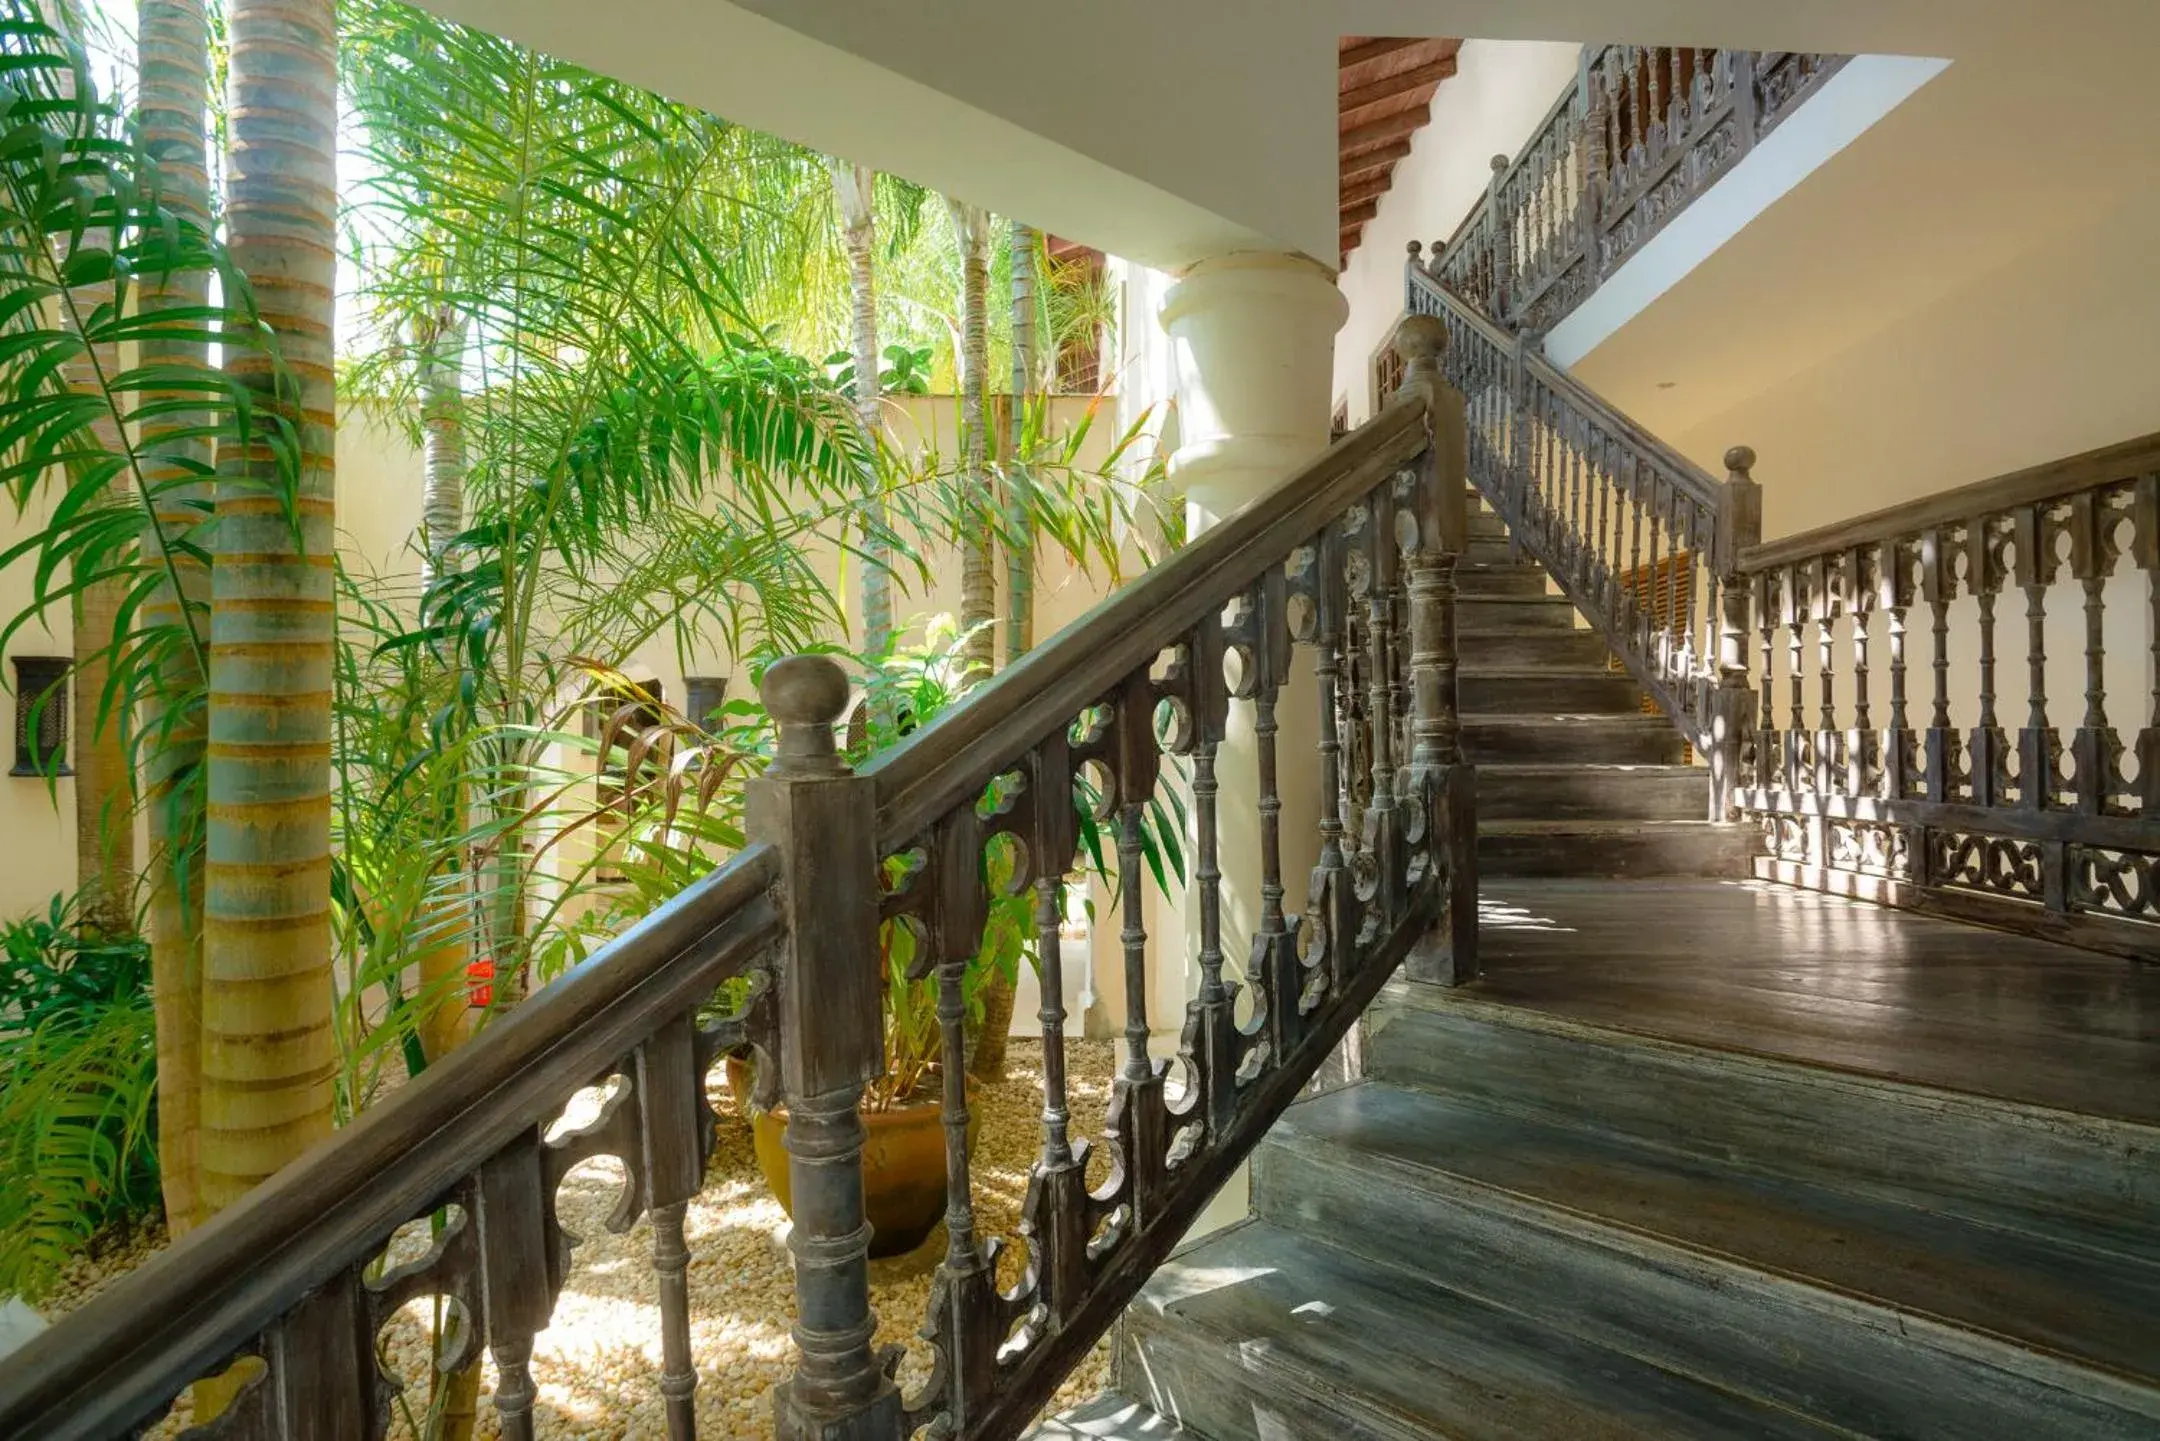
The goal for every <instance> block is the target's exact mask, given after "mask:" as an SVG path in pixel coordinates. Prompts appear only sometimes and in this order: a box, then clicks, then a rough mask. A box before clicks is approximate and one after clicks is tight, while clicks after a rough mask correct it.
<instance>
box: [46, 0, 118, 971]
mask: <svg viewBox="0 0 2160 1441" xmlns="http://www.w3.org/2000/svg"><path fill="white" fill-rule="evenodd" d="M36 12H37V15H38V18H39V19H40V20H42V21H44V22H45V23H46V24H47V25H49V26H51V27H52V28H53V29H54V30H55V31H57V32H58V33H59V34H61V35H64V36H66V37H68V38H69V39H70V40H72V41H75V42H77V43H80V40H81V36H80V35H79V33H78V29H79V27H78V25H77V16H76V13H75V10H74V8H73V7H72V6H71V5H68V4H66V3H64V0H39V3H38V5H37V7H36ZM59 86H60V90H61V92H62V93H63V94H64V95H67V96H68V97H69V98H70V99H72V98H74V88H75V86H74V77H73V75H72V73H67V74H63V75H62V76H61V77H60V78H59ZM112 239H113V238H112V236H111V234H110V233H109V231H100V230H98V229H95V228H92V229H90V230H87V231H85V232H84V234H83V235H82V236H81V238H80V239H79V240H76V241H72V242H70V241H64V240H62V241H56V242H55V247H56V253H63V254H64V252H66V251H67V250H68V249H69V248H70V247H71V245H72V246H79V247H80V248H81V249H83V250H109V249H110V248H111V247H112ZM69 292H70V308H69V314H70V316H71V317H75V318H87V317H90V316H93V315H96V314H98V313H99V312H100V311H102V310H104V309H105V308H106V307H108V306H110V305H111V304H112V300H113V293H114V291H113V286H112V283H111V282H110V281H86V282H82V283H79V284H76V285H72V286H70V287H69ZM119 361H120V347H119V346H117V345H103V344H91V345H88V346H86V347H85V350H84V352H83V353H82V354H80V355H77V356H76V357H75V358H74V359H72V360H70V361H68V362H67V363H66V364H64V365H63V366H62V367H61V380H62V382H63V383H64V384H66V385H67V387H68V388H69V389H71V390H74V391H77V392H79V393H83V394H97V393H98V392H100V391H101V389H102V384H101V377H102V376H108V375H112V374H115V373H116V372H117V371H118V370H119ZM91 432H92V445H93V447H94V449H95V450H96V452H97V453H99V454H101V455H114V454H118V453H119V451H120V449H121V446H120V428H119V425H118V424H117V423H116V422H115V421H114V420H113V419H112V418H111V416H110V415H109V414H107V415H105V416H104V417H103V418H101V419H99V420H97V421H95V422H94V423H93V424H92V427H91ZM127 500H128V492H127V485H126V482H125V481H124V480H122V479H121V478H120V477H119V476H115V477H114V478H113V479H111V480H110V481H108V482H106V483H105V485H104V486H103V487H102V490H101V493H100V494H99V496H98V498H97V502H96V504H97V505H98V507H99V508H100V509H109V508H111V507H113V506H116V505H120V504H125V503H126V502H127ZM125 592H126V585H125V582H124V581H121V580H120V579H118V578H117V577H116V578H114V579H112V580H93V581H89V582H88V583H87V584H85V585H84V586H83V587H82V588H81V589H80V590H78V591H76V592H75V593H74V595H73V596H72V597H71V598H70V600H69V603H68V611H69V620H70V623H71V629H72V632H73V634H72V656H71V661H70V664H69V667H68V676H69V679H70V681H71V682H72V684H73V686H74V691H75V695H74V714H75V747H74V750H75V787H74V798H75V888H76V892H77V897H76V904H77V906H78V913H77V914H78V921H79V923H80V925H81V926H82V929H83V930H84V931H85V932H86V933H88V934H90V935H95V936H116V935H121V934H124V933H126V932H128V931H130V930H132V929H133V921H134V915H133V910H134V908H133V906H132V905H131V904H130V900H131V898H132V894H133V892H134V888H135V816H134V809H133V807H132V806H131V805H130V804H128V801H129V798H130V787H129V784H128V781H129V776H128V767H127V744H126V741H125V739H124V737H123V734H122V728H121V723H120V713H119V709H118V708H117V707H115V708H114V709H113V710H112V711H111V712H110V713H108V712H107V709H106V706H107V700H108V697H107V696H106V694H105V687H106V684H107V682H109V681H110V680H111V679H112V673H113V670H112V660H113V647H114V645H115V643H116V642H117V640H118V637H117V636H116V635H115V634H114V630H115V627H116V626H117V625H118V624H119V618H120V606H121V601H122V599H123V597H124V595H125Z"/></svg>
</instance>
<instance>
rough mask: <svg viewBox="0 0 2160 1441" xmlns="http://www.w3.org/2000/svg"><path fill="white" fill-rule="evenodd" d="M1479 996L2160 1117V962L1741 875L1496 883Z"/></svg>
mask: <svg viewBox="0 0 2160 1441" xmlns="http://www.w3.org/2000/svg"><path fill="white" fill-rule="evenodd" d="M1481 911H1482V918H1481V919H1482V929H1483V942H1482V944H1483V952H1484V962H1485V970H1486V974H1485V976H1484V977H1483V978H1482V979H1480V980H1479V981H1478V982H1476V984H1475V985H1474V986H1472V987H1471V988H1470V989H1469V992H1468V994H1471V995H1476V996H1481V997H1483V998H1485V999H1488V1000H1494V1001H1500V1002H1504V1003H1507V1004H1511V1005H1521V1006H1528V1007H1531V1008H1533V1009H1535V1010H1539V1011H1543V1012H1547V1013H1550V1014H1553V1015H1559V1016H1565V1017H1569V1018H1571V1019H1574V1020H1579V1021H1584V1022H1589V1023H1593V1024H1599V1025H1607V1026H1616V1027H1621V1028H1625V1029H1628V1030H1632V1031H1637V1032H1642V1033H1646V1034H1650V1035H1655V1036H1662V1037H1665V1038H1668V1039H1671V1040H1675V1041H1683V1042H1688V1043H1691V1044H1699V1045H1705V1044H1706V1045H1716V1046H1724V1047H1729V1048H1732V1049H1736V1050H1744V1051H1753V1052H1758V1053H1762V1054H1766V1055H1772V1056H1780V1057H1786V1058H1790V1059H1793V1060H1799V1061H1806V1062H1811V1063H1814V1064H1819V1065H1829V1066H1836V1067H1840V1068H1843V1069H1847V1070H1853V1071H1859V1072H1863V1073H1866V1074H1871V1075H1879V1076H1887V1077H1892V1078H1895V1079H1899V1080H1907V1081H1918V1082H1922V1083H1924V1084H1928V1085H1934V1086H1941V1087H1945V1088H1947V1089H1951V1090H1957V1091H1967V1092H1972V1093H1976V1094H1979V1095H1986V1096H1994V1097H1998V1098H2002V1099H2006V1100H2013V1101H2025V1102H2030V1103H2032V1104H2035V1105H2043V1106H2052V1107H2057V1108H2060V1109H2064V1110H2072V1111H2078V1112H2082V1113H2085V1114H2087V1115H2096V1116H2109V1117H2114V1118H2117V1119H2122V1120H2131V1121H2139V1122H2145V1123H2150V1124H2160V965H2140V964H2138V963H2136V962H2131V961H2123V960H2115V959H2110V958H2108V957H2103V956H2094V955H2090V954H2088V953H2086V952H2083V951H2077V950H2072V949H2069V948H2068V947H2064V946H2059V945H2054V944H2051V943H2049V942H2045V941H2035V940H2025V939H2022V938H2019V937H2016V936H2010V935H2006V934H2003V933H2001V932H1997V931H1988V930H1981V929H1977V928H1974V927H1968V926H1960V925H1956V924H1954V923H1951V922H1947V921H1939V920H1933V919H1930V918H1927V917H1924V916H1918V915H1914V914H1912V913H1910V912H1904V911H1895V910H1890V909H1887V908H1884V907H1879V906H1874V905H1870V904H1867V903H1865V902H1860V901H1848V900H1842V899H1839V898H1837V897H1834V896H1824V895H1817V894H1814V893H1811V892H1807V891H1799V890H1793V889H1790V888H1787V887H1783V886H1773V885H1766V884H1761V883H1756V882H1742V881H1708V880H1654V881H1543V880H1492V881H1488V882H1487V883H1486V885H1485V889H1484V895H1483V898H1482V902H1481Z"/></svg>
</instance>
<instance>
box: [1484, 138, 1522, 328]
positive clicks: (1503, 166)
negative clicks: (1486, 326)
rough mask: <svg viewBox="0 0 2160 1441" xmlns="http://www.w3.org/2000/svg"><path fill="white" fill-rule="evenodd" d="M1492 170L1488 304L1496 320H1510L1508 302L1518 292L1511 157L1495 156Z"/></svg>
mask: <svg viewBox="0 0 2160 1441" xmlns="http://www.w3.org/2000/svg"><path fill="white" fill-rule="evenodd" d="M1487 164H1488V165H1489V167H1490V168H1491V171H1492V181H1491V183H1490V186H1489V188H1488V189H1487V190H1486V207H1485V213H1486V215H1487V217H1488V220H1489V223H1490V224H1491V226H1492V245H1491V250H1492V262H1491V263H1492V276H1491V279H1490V282H1489V283H1490V286H1491V291H1490V294H1489V295H1488V296H1487V303H1488V304H1489V305H1491V307H1492V316H1493V318H1494V319H1495V320H1507V319H1510V318H1511V317H1510V315H1509V312H1508V308H1507V307H1508V302H1509V299H1510V297H1511V296H1512V295H1513V293H1514V290H1515V285H1514V275H1515V245H1514V230H1515V217H1514V216H1512V215H1510V214H1508V212H1507V209H1506V198H1505V194H1504V192H1505V190H1506V188H1507V187H1506V181H1507V173H1508V158H1507V157H1506V156H1505V155H1495V156H1493V158H1492V159H1491V160H1490V161H1489V162H1487Z"/></svg>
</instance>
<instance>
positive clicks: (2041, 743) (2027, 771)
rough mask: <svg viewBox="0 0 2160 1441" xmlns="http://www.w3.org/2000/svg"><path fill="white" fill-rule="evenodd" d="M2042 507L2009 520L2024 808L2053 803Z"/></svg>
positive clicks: (2055, 746)
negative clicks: (2020, 646)
mask: <svg viewBox="0 0 2160 1441" xmlns="http://www.w3.org/2000/svg"><path fill="white" fill-rule="evenodd" d="M2047 511H2048V507H2047V506H2046V505H2045V504H2041V505H2027V506H2021V507H2019V509H2018V512H2017V514H2016V515H2015V516H2014V517H2013V518H2012V521H2011V524H2012V527H2013V543H2014V544H2015V546H2016V549H2017V562H2016V580H2017V583H2018V585H2019V586H2020V587H2022V588H2023V590H2024V592H2025V674H2026V682H2025V697H2026V704H2025V725H2024V728H2023V729H2022V730H2020V731H2019V732H2018V804H2019V805H2021V806H2023V807H2025V808H2026V809H2027V810H2046V809H2048V808H2049V807H2050V806H2051V805H2053V804H2054V799H2055V769H2056V764H2055V763H2056V756H2057V753H2058V752H2059V750H2060V748H2061V742H2060V741H2059V740H2058V739H2057V738H2056V735H2055V731H2054V728H2053V727H2051V726H2050V725H2049V724H2048V706H2047V588H2048V587H2049V586H2050V585H2052V584H2054V581H2055V575H2056V572H2057V571H2058V569H2059V568H2060V567H2059V564H2058V562H2057V561H2056V558H2055V544H2054V536H2053V535H2052V534H2051V533H2050V532H2049V529H2048V518H2047ZM2050 869H2051V870H2052V869H2054V868H2053V867H2051V868H2050ZM2051 909H2056V910H2060V909H2062V907H2060V906H2055V907H2051Z"/></svg>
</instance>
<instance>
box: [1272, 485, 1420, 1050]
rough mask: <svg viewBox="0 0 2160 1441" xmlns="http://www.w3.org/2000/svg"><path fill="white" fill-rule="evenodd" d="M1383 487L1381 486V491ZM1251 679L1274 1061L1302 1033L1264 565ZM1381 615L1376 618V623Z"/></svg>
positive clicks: (1281, 603)
mask: <svg viewBox="0 0 2160 1441" xmlns="http://www.w3.org/2000/svg"><path fill="white" fill-rule="evenodd" d="M1382 488H1383V489H1384V488H1385V486H1384V485H1383V487H1382ZM1250 605H1251V609H1252V617H1251V619H1252V665H1253V667H1254V675H1253V681H1252V699H1253V737H1254V741H1255V751H1256V760H1257V764H1256V767H1255V771H1256V778H1257V781H1258V785H1259V788H1260V794H1259V812H1260V929H1259V931H1258V932H1257V933H1255V935H1254V936H1253V941H1252V958H1251V968H1250V969H1249V970H1248V971H1247V974H1248V975H1251V976H1255V977H1259V978H1261V981H1262V984H1264V985H1265V986H1266V987H1267V1000H1268V1010H1267V1016H1268V1034H1269V1039H1270V1041H1271V1043H1272V1046H1273V1053H1274V1056H1275V1059H1276V1060H1277V1061H1280V1060H1282V1059H1283V1058H1284V1057H1287V1056H1288V1055H1289V1054H1290V1052H1291V1051H1292V1050H1293V1049H1295V1047H1296V1045H1297V1041H1298V1038H1299V1037H1300V1036H1302V1035H1303V1034H1304V1027H1303V1024H1302V1021H1301V1014H1300V1008H1299V994H1300V991H1301V989H1302V987H1301V985H1300V979H1301V978H1300V974H1299V972H1300V967H1299V965H1298V958H1297V951H1296V949H1295V947H1294V946H1293V945H1292V944H1291V937H1290V931H1289V927H1288V925H1287V923H1286V922H1285V919H1284V916H1283V895H1284V889H1283V875H1282V794H1281V791H1280V789H1279V788H1278V784H1277V775H1276V757H1275V737H1276V735H1277V733H1278V731H1279V729H1280V727H1279V726H1278V725H1277V724H1276V720H1275V700H1276V696H1277V695H1278V694H1280V692H1281V689H1282V687H1283V685H1284V684H1285V683H1286V682H1287V681H1288V680H1289V675H1290V630H1289V624H1288V621H1287V620H1286V619H1285V614H1284V611H1285V606H1286V591H1285V586H1284V579H1283V568H1282V567H1281V566H1280V565H1271V566H1269V567H1268V568H1267V571H1266V573H1265V574H1264V575H1263V576H1262V578H1261V580H1260V583H1259V584H1258V585H1257V586H1255V587H1254V588H1253V592H1252V596H1251V600H1250ZM1380 614H1381V613H1380V612H1377V611H1376V612H1375V613H1374V617H1375V624H1378V623H1379V620H1380ZM1394 714H1395V712H1394V709H1393V707H1392V706H1389V707H1384V708H1383V707H1376V708H1375V711H1374V717H1373V720H1374V724H1375V725H1376V726H1378V727H1381V728H1382V729H1385V728H1386V726H1387V725H1388V723H1389V722H1388V718H1389V717H1391V716H1393V715H1394Z"/></svg>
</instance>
